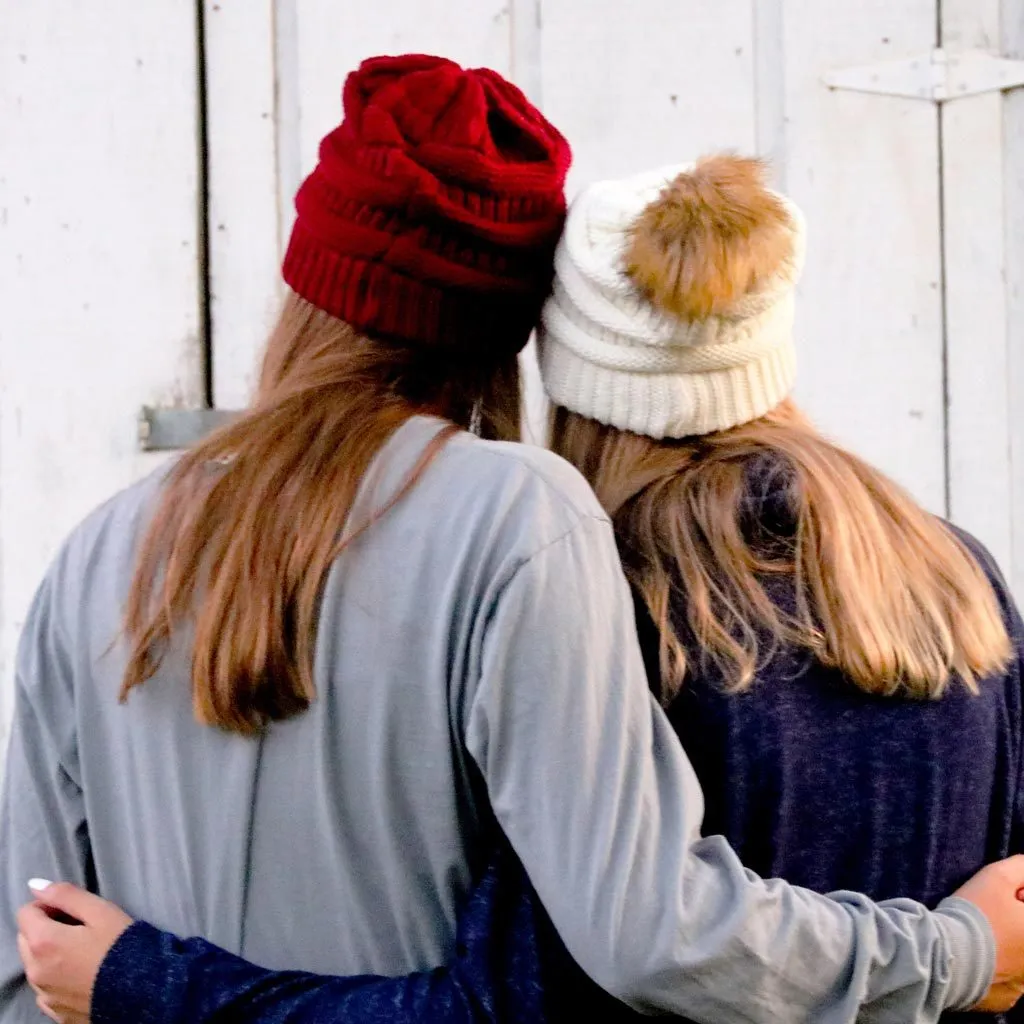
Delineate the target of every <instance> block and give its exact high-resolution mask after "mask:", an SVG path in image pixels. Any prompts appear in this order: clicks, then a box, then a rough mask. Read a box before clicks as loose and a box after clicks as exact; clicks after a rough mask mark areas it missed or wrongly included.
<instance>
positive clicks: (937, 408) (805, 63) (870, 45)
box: [782, 0, 946, 513]
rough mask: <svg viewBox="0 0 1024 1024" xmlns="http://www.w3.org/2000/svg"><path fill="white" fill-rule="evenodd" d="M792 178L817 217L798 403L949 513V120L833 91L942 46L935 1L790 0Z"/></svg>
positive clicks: (800, 325)
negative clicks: (944, 156)
mask: <svg viewBox="0 0 1024 1024" xmlns="http://www.w3.org/2000/svg"><path fill="white" fill-rule="evenodd" d="M782 29H783V32H782V35H783V50H784V54H785V76H786V80H785V117H786V167H785V176H786V185H787V189H788V191H789V193H790V194H791V195H792V196H793V198H794V199H795V200H796V201H797V202H798V203H799V204H800V205H801V206H802V207H803V209H804V211H805V213H806V214H807V220H808V228H809V244H808V264H807V269H806V272H805V275H804V281H803V285H802V287H801V290H800V300H799V304H798V314H797V330H798V346H799V355H800V369H799V378H798V385H797V398H798V400H799V401H800V402H801V403H802V404H803V406H804V407H805V408H806V409H807V410H808V412H809V413H810V414H811V415H812V416H813V418H814V419H815V420H816V422H817V423H818V424H819V426H821V427H822V428H823V429H824V430H825V431H826V432H828V433H829V434H831V435H832V436H834V437H836V438H837V439H838V440H839V441H841V442H842V443H844V444H847V445H849V446H850V447H851V448H853V449H854V450H856V451H857V452H859V453H860V454H861V455H863V456H864V457H865V458H867V459H869V460H870V461H871V462H873V463H874V464H876V465H878V466H879V467H881V468H882V469H884V470H886V471H887V472H889V473H890V474H892V475H893V476H894V477H895V478H896V479H897V480H899V481H901V482H902V483H903V484H904V485H906V486H907V487H909V488H910V490H911V491H912V492H913V493H914V494H915V495H916V497H917V498H918V500H920V501H922V502H923V503H924V504H925V505H927V506H928V507H929V508H930V509H932V510H934V511H935V512H940V513H941V512H944V511H945V506H946V485H945V438H944V434H945V430H944V402H943V341H942V338H943V320H942V295H941V260H940V246H941V239H940V228H939V170H938V169H939V154H938V121H937V119H938V113H937V110H936V107H935V105H934V104H932V103H928V102H924V101H918V100H910V99H901V98H898V97H894V96H878V95H863V94H858V93H852V92H844V91H831V90H829V89H828V88H827V87H825V86H824V85H823V84H822V78H823V76H824V75H825V74H826V73H828V72H830V71H833V70H836V69H840V68H845V67H856V66H860V65H864V64H870V63H872V62H874V61H880V60H885V59H897V58H900V57H905V56H909V55H912V54H920V53H924V52H928V51H929V50H931V48H932V47H933V46H934V45H935V42H936V35H935V34H936V6H935V0H904V2H902V3H899V4H893V3H890V2H889V0H831V2H830V3H827V4H823V3H820V2H818V0H784V3H783V10H782Z"/></svg>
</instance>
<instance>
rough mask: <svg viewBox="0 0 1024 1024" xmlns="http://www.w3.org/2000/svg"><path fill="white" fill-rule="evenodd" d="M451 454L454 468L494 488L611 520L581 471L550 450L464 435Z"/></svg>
mask: <svg viewBox="0 0 1024 1024" xmlns="http://www.w3.org/2000/svg"><path fill="white" fill-rule="evenodd" d="M451 454H452V462H453V465H455V466H458V468H459V469H460V470H469V472H470V474H471V475H472V476H474V477H475V476H479V477H481V478H483V479H486V480H487V481H488V482H489V483H491V484H492V485H494V486H497V487H500V488H502V489H507V490H511V491H515V492H517V493H521V494H522V495H523V497H532V498H534V499H536V500H543V501H545V502H549V503H551V504H554V505H562V506H564V508H565V509H566V511H567V512H568V513H570V514H574V515H577V516H595V517H597V518H600V519H605V518H607V516H606V515H605V512H604V510H603V509H602V508H601V505H600V503H599V502H598V500H597V497H596V496H595V494H594V492H593V491H592V490H591V488H590V485H589V484H588V483H587V481H586V480H585V479H584V477H583V475H582V474H581V473H580V472H579V470H577V469H576V468H575V467H574V466H572V465H571V464H570V463H568V462H566V461H565V459H563V458H561V457H560V456H558V455H556V454H555V453H554V452H551V451H548V450H547V449H546V448H540V447H538V446H536V445H531V444H516V443H512V442H507V441H482V440H480V439H479V438H476V437H473V436H472V435H470V434H460V435H459V436H458V437H456V438H455V439H454V443H453V445H452V453H451Z"/></svg>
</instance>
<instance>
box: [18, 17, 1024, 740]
mask: <svg viewBox="0 0 1024 1024" xmlns="http://www.w3.org/2000/svg"><path fill="white" fill-rule="evenodd" d="M41 6H44V5H38V4H36V5H32V4H27V5H19V8H18V13H17V15H16V16H11V17H9V18H8V21H9V22H10V25H9V26H8V25H5V26H4V29H3V31H2V32H0V124H3V126H4V133H3V137H2V139H0V146H3V147H4V149H3V151H2V153H0V158H2V159H0V680H3V685H2V687H0V733H2V731H3V722H4V721H5V720H6V716H5V714H4V707H5V706H6V705H7V701H8V698H9V692H10V684H9V680H10V675H11V669H10V665H11V653H12V651H13V646H14V639H15V637H16V635H17V631H18V629H19V626H20V622H21V621H22V617H23V614H24V610H25V607H26V605H27V602H28V598H29V595H30V594H31V592H32V589H33V587H34V586H35V584H36V582H37V580H38V578H39V575H40V574H41V572H42V571H43V569H44V567H45V565H46V562H47V561H48V560H49V558H50V557H51V556H52V554H53V551H54V549H55V547H56V545H57V544H58V543H59V541H60V538H61V537H62V536H63V535H64V534H65V533H66V531H67V529H68V528H69V527H70V526H71V525H72V523H73V522H74V521H75V520H76V519H78V518H79V517H80V516H81V515H82V514H83V513H84V512H86V511H87V510H88V508H89V507H90V506H92V505H94V504H95V503H96V502H97V501H99V500H100V499H102V498H103V497H104V496H106V495H108V494H109V493H111V492H112V491H113V490H115V489H116V488H117V487H118V486H120V485H122V484H124V483H126V482H128V481H129V480H130V479H132V478H134V477H135V476H137V475H139V474H140V473H141V472H143V471H144V470H145V469H146V468H148V467H149V466H151V465H152V458H153V456H149V455H145V454H142V452H141V451H140V447H141V448H147V447H148V448H154V447H155V448H167V447H170V448H173V447H175V446H181V445H184V444H186V443H189V442H190V441H191V440H193V439H194V438H195V437H196V436H197V435H198V434H200V433H201V432H202V431H203V430H205V429H208V427H209V425H210V424H211V423H212V422H214V421H215V419H216V413H217V411H218V410H219V412H220V413H221V414H223V413H229V412H230V411H231V410H232V409H237V408H239V407H240V406H241V405H243V404H244V403H245V401H246V400H247V398H248V395H249V393H250V390H251V387H252V382H253V378H254V371H255V368H256V363H257V357H258V352H259V349H260V348H261V346H262V344H263V341H264V339H265V337H266V332H267V328H268V326H269V325H270V322H271V320H272V318H273V315H274V311H275V309H276V307H277V305H278V303H279V301H280V295H279V286H278V270H277V268H278V263H279V258H280V254H281V251H282V249H283V244H284V242H285V240H286V238H287V233H288V230H289V229H290V226H291V219H292V197H293V195H294V193H295V190H296V188H297V187H298V184H299V182H300V180H301V178H302V176H303V175H304V174H305V173H306V172H307V171H308V169H309V168H310V167H311V166H312V163H313V161H314V159H315V154H316V143H317V140H318V139H319V138H320V136H321V135H322V134H323V133H324V132H325V131H326V130H328V129H329V128H330V127H331V125H332V124H334V123H335V121H336V119H337V117H338V113H339V96H340V86H341V82H342V79H343V77H344V75H345V73H346V72H347V71H349V70H350V69H351V68H353V67H354V66H355V65H356V64H357V63H358V62H359V61H360V60H361V59H362V58H363V57H366V56H368V55H370V54H374V53H389V52H390V53H397V52H403V51H411V50H419V51H421V52H434V53H441V54H445V55H448V56H451V57H452V58H454V59H456V60H458V61H460V62H462V63H465V64H470V65H489V66H491V67H494V68H496V69H497V70H499V71H502V72H504V73H506V74H508V75H511V77H512V78H513V79H515V80H516V81H518V82H519V84H520V85H521V86H523V88H524V89H525V90H526V91H527V93H528V94H529V95H530V96H531V97H532V98H533V99H534V100H535V101H536V102H538V103H539V104H540V105H541V106H542V108H543V109H544V110H545V112H546V113H547V114H548V115H549V116H550V117H551V118H552V120H553V121H554V122H555V123H556V124H558V126H559V127H560V128H561V129H562V130H563V131H564V132H565V133H566V135H567V136H568V137H569V139H570V141H571V142H572V144H573V148H574V150H575V154H576V159H575V164H574V168H573V171H572V175H571V178H570V183H569V188H570V193H571V192H572V191H574V190H575V189H577V188H578V187H579V185H580V184H581V183H584V182H587V181H592V180H594V179H596V178H600V177H603V176H609V175H620V174H628V173H630V172H632V171H636V170H641V169H644V168H647V167H652V166H655V165H657V164H660V163H666V164H667V163H675V162H678V161H680V160H686V159H689V158H692V157H694V156H697V155H699V154H700V153H702V152H706V151H708V150H711V149H718V148H723V147H724V148H732V149H737V150H740V151H747V152H749V151H757V152H761V153H764V154H766V155H767V156H769V157H770V158H771V159H772V161H773V164H774V168H775V175H776V178H777V180H778V182H779V184H780V185H781V186H782V187H783V188H784V189H786V190H787V191H788V192H789V193H791V194H792V195H793V197H794V198H795V199H796V201H797V202H799V203H800V204H801V205H802V206H803V208H804V209H805V211H806V212H807V215H808V220H809V225H810V251H809V264H808V268H807V273H806V276H805V280H804V283H803V286H802V288H801V295H800V304H799V315H798V333H799V336H798V344H799V348H800V380H799V385H798V392H797V395H798V398H799V399H800V401H801V402H802V403H803V404H804V405H805V406H806V407H807V409H808V410H809V411H810V412H811V414H812V415H813V416H814V418H815V419H816V420H817V421H818V422H819V423H820V424H821V426H822V427H824V428H825V429H826V430H827V431H828V432H830V433H831V434H833V435H834V436H836V437H837V438H838V439H839V440H841V441H842V442H844V443H846V444H848V445H849V446H850V447H852V448H853V449H855V450H856V451H858V452H860V453H862V454H863V455H864V456H866V457H867V458H868V459H870V460H872V461H873V462H876V463H878V464H879V465H881V466H882V467H883V468H885V469H886V470H888V471H889V472H890V473H892V474H893V475H894V476H895V477H896V478H897V479H899V480H900V481H901V482H903V483H904V484H905V485H906V486H907V487H908V488H910V490H911V491H912V492H913V493H914V494H915V495H916V496H917V497H918V498H919V499H920V500H921V501H923V502H924V503H925V504H926V505H927V506H928V507H929V508H931V509H933V510H934V511H936V512H939V513H942V514H949V515H952V516H953V518H954V519H956V520H957V521H958V522H961V523H962V524H963V525H965V526H967V527H968V528H969V529H972V530H973V531H975V532H976V533H978V535H979V536H980V537H981V538H982V539H983V540H984V541H985V542H986V543H987V544H988V545H989V546H990V547H991V548H992V550H993V551H994V553H995V554H996V556H997V558H998V559H999V561H1000V563H1001V564H1002V565H1003V567H1004V568H1005V570H1006V571H1007V573H1008V575H1011V576H1012V579H1013V581H1014V584H1015V587H1016V590H1017V593H1018V595H1020V596H1022V597H1024V533H1022V530H1024V413H1022V412H1021V409H1022V408H1024V406H1022V403H1021V399H1022V398H1024V242H1022V239H1024V90H1019V89H1014V88H1012V87H1013V86H1014V84H1015V83H1016V82H1017V80H1018V78H1017V77H1015V76H1016V75H1017V72H1018V70H1019V69H1018V68H1017V67H1016V66H1015V65H1014V64H1012V63H1010V64H993V62H992V59H993V58H1000V59H1004V60H1009V61H1012V60H1013V59H1014V58H1016V57H1020V56H1022V54H1021V52H1020V50H1021V48H1022V47H1024V0H941V6H940V0H896V2H893V0H828V2H827V3H826V2H822V0H717V2H716V3H709V2H707V0H633V2H631V3H629V4H623V3H619V2H616V0H384V2H380V3H377V4H372V5H369V6H367V5H358V4H343V3H338V2H337V0H194V3H189V2H179V0H149V2H147V3H146V4H135V5H127V6H126V5H124V4H119V3H115V2H114V0H97V3H94V4H92V5H88V11H89V12H91V13H86V12H85V11H83V10H79V8H80V7H81V5H76V4H73V3H70V2H68V3H65V4H62V5H61V7H62V12H63V13H62V17H61V19H58V20H56V21H55V20H54V19H53V18H51V17H49V16H48V15H44V14H43V13H40V11H39V10H37V8H40V7H41ZM115 18H116V19H117V24H118V31H117V32H114V33H111V32H110V31H109V28H108V26H109V24H110V23H112V20H113V19H115ZM55 55H58V56H57V57H55ZM893 62H895V65H894V64H893ZM910 65H914V66H913V67H911V66H910ZM58 66H59V67H60V69H61V70H60V73H58V71H57V70H55V69H56V68H57V67H58ZM965 83H966V88H965V89H962V90H961V89H960V86H961V85H964V84H965ZM197 141H198V143H199V144H198V146H197V144H196V143H197ZM197 209H198V211H199V217H198V218H197V216H196V212H197ZM526 366H527V370H528V373H527V376H528V382H529V400H530V419H531V423H532V425H533V429H534V431H535V432H536V433H537V434H538V435H539V433H540V424H541V422H542V418H543V403H542V400H541V395H540V390H539V387H538V383H537V377H536V370H535V367H534V366H533V365H532V364H531V363H530V360H529V357H527V360H526ZM142 407H146V408H147V409H148V410H149V412H147V413H146V419H145V421H144V424H143V426H144V430H143V431H142V433H141V435H137V433H136V423H137V416H138V412H139V410H140V408H142ZM211 410H212V411H211ZM140 442H141V444H140Z"/></svg>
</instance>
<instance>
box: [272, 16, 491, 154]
mask: <svg viewBox="0 0 1024 1024" xmlns="http://www.w3.org/2000/svg"><path fill="white" fill-rule="evenodd" d="M292 2H293V3H294V4H295V9H296V12H297V18H296V20H297V31H298V36H297V38H298V54H299V63H298V75H299V88H298V93H299V96H300V97H301V100H302V107H301V111H300V114H299V116H300V125H299V133H298V144H299V146H300V154H301V157H300V163H301V166H302V171H303V173H306V172H307V171H308V170H309V169H310V168H311V167H312V166H313V163H314V161H315V159H316V148H317V144H318V143H319V141H320V138H321V137H322V136H323V134H324V133H325V132H327V131H329V130H330V129H331V128H332V127H333V126H334V125H335V124H337V122H338V118H339V117H340V115H341V100H340V97H341V86H342V83H343V82H344V79H345V76H346V75H347V74H348V73H349V72H350V71H352V70H354V69H355V68H356V66H357V65H358V64H359V63H360V61H362V60H364V59H365V58H367V57H372V56H375V55H377V54H400V53H433V54H437V55H438V56H443V57H449V58H450V59H452V60H454V61H457V62H458V63H460V64H463V65H468V66H471V67H481V66H487V67H492V68H494V70H495V71H499V72H501V73H502V74H505V75H507V74H509V71H510V59H511V55H510V17H511V12H510V8H509V4H508V3H507V2H505V0H391V2H389V3H387V4H339V3H338V2H337V0H292Z"/></svg>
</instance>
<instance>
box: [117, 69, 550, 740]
mask: <svg viewBox="0 0 1024 1024" xmlns="http://www.w3.org/2000/svg"><path fill="white" fill-rule="evenodd" d="M344 107H345V116H344V119H343V120H342V122H341V124H340V125H339V126H338V127H337V128H335V129H334V130H333V131H332V132H330V133H329V134H328V135H327V136H326V137H325V138H324V140H323V142H322V143H321V146H320V159H319V162H318V164H317V166H316V168H315V169H314V170H313V172H312V173H311V174H310V176H309V177H308V178H307V179H306V181H305V182H304V183H303V185H302V187H301V189H300V190H299V193H298V196H297V197H296V211H297V217H296V221H295V226H294V229H293V232H292V236H291V240H290V243H289V246H288V250H287V253H286V255H285V259H284V265H283V276H284V280H285V282H286V284H287V285H288V286H289V289H290V293H289V295H288V297H287V299H286V302H285V308H284V311H283V313H282V315H281V319H280V321H279V323H278V325H277V327H276V328H275V330H274V332H273V334H272V336H271V339H270V343H269V345H268V348H267V353H266V357H265V359H264V364H263V370H262V373H261V376H260V381H259V388H258V392H257V395H256V398H255V401H254V403H253V405H252V407H251V409H250V410H249V411H248V413H247V414H246V415H245V416H243V417H242V418H241V419H240V420H238V421H237V422H235V423H234V424H232V425H230V426H228V427H226V428H225V429H223V430H221V431H219V432H218V433H216V434H215V435H213V436H211V437H210V438H209V439H207V440H206V441H204V442H203V443H201V444H200V445H198V446H197V447H196V448H194V449H193V450H191V451H190V452H188V453H187V454H186V455H185V456H184V457H183V458H182V459H181V460H180V461H179V462H178V464H177V465H176V466H175V468H174V470H173V472H172V474H171V476H170V479H169V481H168V484H167V486H166V488H165V490H164V493H163V496H162V499H161V504H160V507H159V508H158V510H157V512H156V515H155V517H154V519H153V522H152V525H151V527H150V530H149V533H148V535H147V537H146V539H145V541H144V544H143V547H142V550H141V553H140V558H139V564H138V567H137V571H136V576H135V579H134V582H133V585H132V590H131V593H130V595H129V601H128V608H127V616H126V619H127V621H126V628H127V634H128V639H129V642H130V644H131V657H130V660H129V664H128V668H127V672H126V677H125V682H124V688H123V691H122V697H123V698H124V697H126V696H127V695H128V693H129V692H130V691H131V689H132V688H133V687H135V686H137V685H139V684H141V683H143V682H144V681H145V680H146V679H148V678H149V677H150V676H152V674H153V673H154V671H155V670H156V667H157V666H158V664H159V662H160V659H161V658H162V656H163V654H164V651H165V649H166V647H167V645H168V642H169V640H170V638H171V635H172V633H173V632H174V631H175V630H177V629H179V628H180V627H181V626H182V625H184V624H191V626H192V627H193V628H194V641H193V659H192V687H193V696H194V704H195V709H196V714H197V717H198V718H199V720H200V721H202V722H206V723H209V724H215V725H219V726H222V727H224V728H228V729H232V730H235V731H238V732H243V733H248V732H253V731H255V730H258V729H259V728H260V727H261V726H262V725H263V724H265V723H266V722H267V721H269V720H271V719H276V718H284V717H287V716H289V715H291V714H294V713H296V712H297V711H300V710H302V709H303V708H305V707H306V706H307V705H308V704H309V702H310V701H311V700H312V698H313V696H314V685H313V640H314V637H315V632H316V623H315V615H316V603H317V596H318V593H319V590H320V587H321V585H322V582H323V579H324V576H325V574H326V572H327V570H328V568H329V567H330V564H331V562H332V561H333V560H334V558H335V557H336V555H337V554H338V551H339V550H340V542H339V538H340V537H341V536H342V532H343V529H344V530H345V532H346V535H347V536H348V537H349V538H351V536H352V535H353V532H354V529H357V528H364V527H365V526H366V525H367V524H348V523H347V519H348V514H349V510H350V508H351V506H352V502H353V500H354V498H355V495H356V491H357V489H358V487H359V484H360V482H361V480H362V477H363V475H364V473H365V471H366V470H367V468H368V467H369V465H370V462H371V461H372V459H373V458H374V456H375V455H376V454H377V453H378V452H379V450H380V449H381V447H382V445H383V444H384V443H385V441H386V440H387V438H388V437H389V436H390V435H391V434H392V433H393V432H394V430H395V429H396V428H397V427H398V426H399V425H401V423H403V422H404V421H405V420H407V419H409V418H410V417H411V416H414V415H416V414H419V413H427V414H432V415H436V416H440V417H443V418H446V419H448V420H449V421H450V422H451V423H452V425H453V429H454V428H455V427H463V428H467V427H468V426H469V425H470V423H471V421H472V422H473V423H474V425H475V426H477V429H478V430H479V431H480V432H481V433H484V434H486V435H489V436H502V437H507V436H517V434H518V429H519V377H518V366H517V362H516V357H517V354H518V352H519V351H520V350H521V349H522V347H523V346H524V345H525V344H526V341H527V339H528V337H529V335H530V332H531V330H532V328H533V326H534V324H535V322H536V318H537V315H538V313H539V310H540V308H541V305H542V303H543V301H544V298H545V296H546V295H547V294H548V292H549V290H550V281H551V276H552V254H553V252H554V248H555V244H556V242H557V239H558V236H559V233H560V231H561V227H562V223H563V221H564V215H565V200H564V193H563V186H564V180H565V174H566V171H567V169H568V165H569V149H568V146H567V144H566V143H565V140H564V139H563V138H562V136H561V135H560V134H559V133H558V132H557V131H556V130H555V129H554V128H553V127H552V126H551V125H550V124H549V123H548V122H547V121H546V120H545V119H544V118H543V116H542V115H541V114H540V113H539V112H538V111H537V110H536V109H535V108H534V107H533V106H532V105H531V104H530V103H529V102H528V101H527V100H526V98H525V97H524V96H523V95H522V93H521V92H519V90H518V89H516V88H515V87H514V86H513V85H511V84H510V83H508V82H506V81H505V80H504V79H502V78H501V76H499V75H498V74H496V73H495V72H493V71H489V70H464V69H462V68H460V67H459V66H458V65H456V64H453V63H452V62H451V61H448V60H444V59H442V58H438V57H429V56H423V55H411V56H406V57H379V58H375V59H372V60H368V61H366V62H365V63H364V64H363V65H362V66H361V67H360V68H359V69H358V70H357V71H356V72H354V73H353V74H352V75H350V76H349V78H348V80H347V81H346V83H345V88H344ZM440 443H443V438H442V439H441V441H439V442H438V445H435V446H434V447H432V448H431V449H430V450H428V452H426V453H425V455H424V458H423V459H422V460H421V462H420V464H419V466H418V467H417V468H416V469H415V470H414V471H413V474H412V476H411V478H410V480H409V481H408V482H407V484H406V486H405V488H403V489H402V491H401V494H400V495H399V497H400V496H401V495H404V494H405V493H406V492H407V491H408V489H409V488H410V487H411V486H412V485H413V484H414V483H415V479H416V477H417V476H418V475H419V473H421V472H422V471H423V470H424V469H425V467H426V465H427V463H428V462H429V459H430V458H431V457H432V455H433V453H434V451H435V450H436V448H437V447H438V446H439V445H440Z"/></svg>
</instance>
